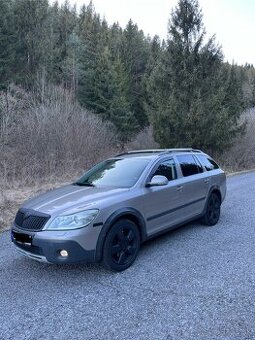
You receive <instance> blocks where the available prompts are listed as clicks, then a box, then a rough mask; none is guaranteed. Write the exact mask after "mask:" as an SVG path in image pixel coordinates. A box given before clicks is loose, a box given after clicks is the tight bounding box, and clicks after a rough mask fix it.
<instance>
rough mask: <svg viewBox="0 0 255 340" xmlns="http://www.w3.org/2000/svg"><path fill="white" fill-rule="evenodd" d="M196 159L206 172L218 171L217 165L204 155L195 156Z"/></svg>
mask: <svg viewBox="0 0 255 340" xmlns="http://www.w3.org/2000/svg"><path fill="white" fill-rule="evenodd" d="M197 158H198V160H199V162H200V163H201V164H202V165H203V166H204V167H205V169H206V170H207V171H211V170H215V169H219V166H218V164H217V163H216V162H215V161H214V160H213V159H211V158H209V157H206V156H204V155H197Z"/></svg>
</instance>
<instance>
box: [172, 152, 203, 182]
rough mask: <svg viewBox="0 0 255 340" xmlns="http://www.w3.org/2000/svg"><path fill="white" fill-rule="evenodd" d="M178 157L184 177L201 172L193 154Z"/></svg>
mask: <svg viewBox="0 0 255 340" xmlns="http://www.w3.org/2000/svg"><path fill="white" fill-rule="evenodd" d="M177 159H178V161H179V163H180V166H181V170H182V174H183V176H184V177H188V176H192V175H196V174H199V173H200V172H201V170H200V169H199V167H198V165H197V163H196V161H195V159H194V157H193V156H192V155H181V156H177Z"/></svg>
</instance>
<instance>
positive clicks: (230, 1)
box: [59, 0, 255, 65]
mask: <svg viewBox="0 0 255 340" xmlns="http://www.w3.org/2000/svg"><path fill="white" fill-rule="evenodd" d="M63 2H64V0H59V3H63ZM69 2H70V3H71V4H77V6H78V7H80V6H81V5H82V4H85V5H88V4H89V2H90V0H69ZM93 3H94V6H95V9H96V12H98V13H100V14H101V16H102V17H105V18H106V20H107V22H108V23H109V24H112V23H113V22H116V21H118V22H119V23H120V25H121V26H122V27H125V25H126V24H127V22H128V20H129V19H130V18H131V19H132V20H133V21H134V22H136V23H137V24H138V26H139V28H140V29H142V30H143V31H144V33H145V34H149V35H150V36H154V35H155V34H157V35H159V36H160V37H161V38H162V39H165V38H166V37H167V25H168V19H169V17H170V14H171V11H172V9H173V8H174V7H175V6H176V4H177V0H94V1H93ZM199 3H200V6H201V8H202V11H203V14H204V24H205V28H206V31H207V34H208V36H212V35H213V34H215V35H216V41H217V42H218V43H219V44H220V45H221V46H222V49H223V53H224V55H225V60H227V61H229V62H230V63H232V62H235V63H237V64H240V65H241V64H245V63H246V62H247V63H251V64H254V65H255V43H254V35H255V0H200V1H199Z"/></svg>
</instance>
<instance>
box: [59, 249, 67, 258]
mask: <svg viewBox="0 0 255 340" xmlns="http://www.w3.org/2000/svg"><path fill="white" fill-rule="evenodd" d="M59 253H60V256H62V257H67V256H68V251H67V250H64V249H63V250H60V252H59Z"/></svg>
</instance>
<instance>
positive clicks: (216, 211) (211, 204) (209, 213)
mask: <svg viewBox="0 0 255 340" xmlns="http://www.w3.org/2000/svg"><path fill="white" fill-rule="evenodd" d="M220 206H221V201H220V198H219V196H218V195H217V194H216V193H214V192H213V193H212V194H211V195H210V197H209V199H208V202H207V206H206V213H205V215H204V217H203V218H202V223H203V224H205V225H208V226H213V225H215V224H216V223H217V222H218V221H219V218H220Z"/></svg>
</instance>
